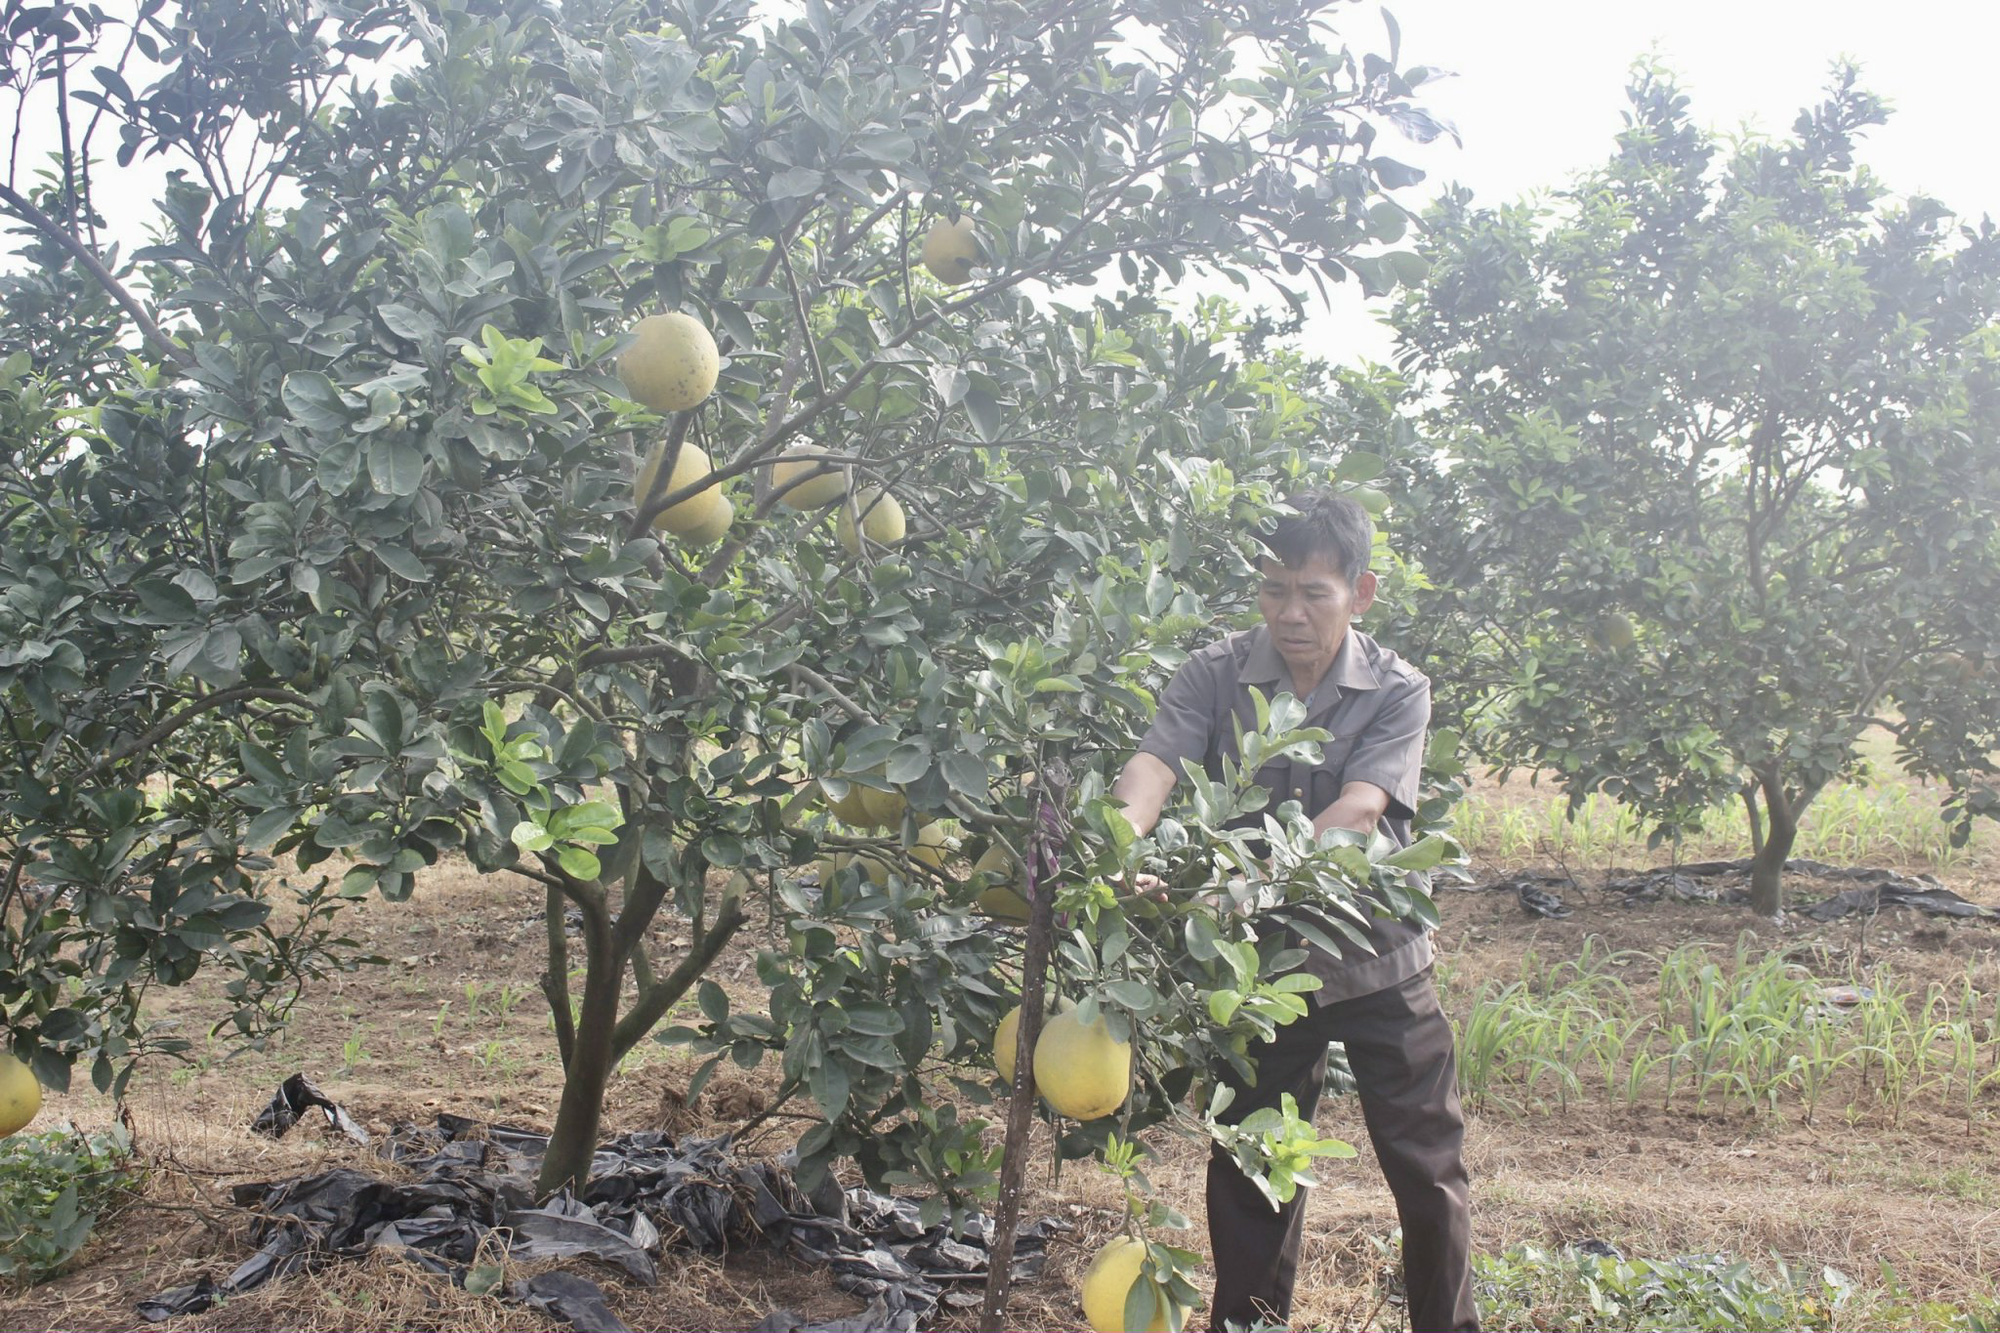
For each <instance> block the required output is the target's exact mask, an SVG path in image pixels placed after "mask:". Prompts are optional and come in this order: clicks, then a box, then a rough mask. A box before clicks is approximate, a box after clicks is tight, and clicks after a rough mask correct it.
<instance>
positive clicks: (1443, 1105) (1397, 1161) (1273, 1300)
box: [1208, 969, 1479, 1333]
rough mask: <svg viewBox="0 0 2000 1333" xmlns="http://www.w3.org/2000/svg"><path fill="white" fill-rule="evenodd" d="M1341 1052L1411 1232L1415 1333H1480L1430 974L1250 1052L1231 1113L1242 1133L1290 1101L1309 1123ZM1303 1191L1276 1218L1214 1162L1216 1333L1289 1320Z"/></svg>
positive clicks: (1211, 1216)
mask: <svg viewBox="0 0 2000 1333" xmlns="http://www.w3.org/2000/svg"><path fill="white" fill-rule="evenodd" d="M1331 1041H1338V1042H1344V1043H1345V1044H1346V1046H1347V1060H1348V1063H1349V1065H1351V1066H1352V1067H1353V1070H1354V1079H1355V1082H1356V1083H1357V1084H1359V1085H1360V1092H1361V1113H1362V1116H1363V1118H1364V1119H1365V1120H1366V1121H1367V1124H1368V1138H1369V1140H1370V1141H1371V1142H1372V1143H1373V1144H1374V1145H1375V1156H1376V1159H1377V1160H1378V1161H1379V1162H1380V1163H1381V1164H1382V1174H1383V1176H1384V1177H1386V1178H1387V1180H1388V1182H1389V1189H1390V1192H1391V1193H1393V1194H1394V1195H1395V1196H1396V1211H1397V1213H1398V1215H1400V1217H1401V1218H1402V1222H1403V1278H1404V1287H1405V1290H1406V1291H1407V1292H1408V1295H1409V1303H1410V1305H1409V1308H1410V1327H1411V1329H1413V1330H1414V1331H1415V1333H1438V1331H1439V1330H1460V1329H1466V1330H1476V1329H1477V1328H1478V1327H1479V1315H1478V1312H1477V1311H1476V1310H1475V1309H1474V1308H1473V1304H1472V1266H1471V1219H1470V1215H1469V1213H1468V1210H1467V1206H1466V1179H1465V1158H1464V1152H1463V1149H1464V1144H1465V1120H1464V1117H1463V1116H1462V1115H1461V1114H1460V1113H1459V1108H1458V1084H1457V1063H1456V1060H1455V1059H1454V1057H1453V1051H1452V1039H1451V1024H1450V1023H1448V1022H1447V1021H1446V1020H1445V1016H1444V1012H1443V1011H1442V1010H1441V1009H1439V1008H1438V1000H1437V990H1436V988H1435V987H1434V986H1433V985H1432V984H1431V974H1430V971H1429V969H1425V970H1424V971H1423V972H1421V973H1419V974H1418V975H1417V976H1414V977H1412V978H1410V979H1409V980H1408V981H1406V982H1403V983H1402V984H1401V985H1398V986H1391V987H1389V988H1388V989H1387V990H1381V991H1377V992H1375V993H1374V994H1373V995H1362V996H1357V997H1356V998H1354V999H1352V1000H1339V1001H1335V1002H1334V1003H1332V1004H1327V1005H1323V1006H1321V1005H1315V1006H1314V1008H1313V1010H1312V1012H1311V1013H1309V1014H1307V1015H1306V1016H1305V1017H1304V1018H1301V1019H1299V1020H1298V1021H1297V1022H1294V1023H1291V1024H1289V1025H1288V1026H1286V1027H1282V1028H1279V1029H1278V1035H1277V1040H1275V1041H1273V1042H1271V1043H1270V1044H1268V1045H1262V1046H1253V1047H1251V1048H1250V1056H1251V1058H1252V1059H1253V1060H1254V1061H1255V1062H1256V1067H1257V1082H1256V1083H1255V1084H1254V1085H1253V1086H1248V1087H1246V1086H1244V1085H1243V1084H1242V1083H1241V1082H1240V1081H1239V1080H1238V1079H1237V1077H1236V1075H1235V1073H1234V1072H1233V1071H1229V1070H1219V1071H1218V1073H1219V1074H1220V1075H1221V1077H1222V1078H1223V1079H1224V1081H1225V1082H1227V1083H1229V1084H1230V1086H1232V1087H1234V1088H1235V1089H1236V1100H1235V1102H1234V1103H1232V1104H1231V1105H1230V1107H1229V1109H1228V1110H1227V1111H1226V1112H1225V1113H1224V1117H1223V1118H1224V1119H1226V1120H1229V1121H1230V1122H1231V1123H1234V1122H1236V1121H1238V1120H1241V1119H1242V1118H1243V1117H1245V1116H1247V1115H1249V1114H1250V1113H1251V1112H1252V1111H1255V1110H1258V1109H1259V1108H1261V1107H1266V1106H1272V1107H1275V1106H1277V1105H1278V1103H1279V1100H1280V1099H1281V1098H1282V1097H1283V1096H1284V1094H1286V1093H1288V1092H1289V1093H1291V1094H1292V1096H1293V1097H1295V1098H1297V1099H1298V1106H1299V1115H1300V1116H1301V1117H1302V1118H1304V1119H1311V1118H1312V1114H1313V1108H1314V1107H1315V1106H1316V1105H1317V1104H1318V1102H1319V1094H1320V1085H1321V1082H1322V1080H1324V1079H1325V1077H1326V1056H1327V1051H1326V1047H1327V1043H1328V1042H1331ZM1308 1192H1309V1191H1307V1190H1304V1189H1301V1190H1300V1191H1299V1192H1298V1193H1296V1194H1294V1195H1293V1196H1292V1200H1291V1202H1290V1203H1288V1204H1286V1205H1285V1206H1284V1207H1282V1208H1280V1209H1277V1210H1276V1211H1273V1210H1272V1208H1271V1205H1270V1203H1269V1201H1267V1200H1266V1199H1265V1197H1264V1196H1263V1195H1262V1194H1260V1193H1259V1192H1258V1190H1257V1187H1256V1186H1255V1185H1253V1184H1252V1183H1251V1182H1250V1180H1249V1178H1248V1177H1247V1176H1245V1175H1244V1174H1243V1171H1242V1168H1240V1167H1238V1166H1237V1165H1236V1163H1235V1161H1234V1160H1233V1159H1231V1158H1228V1157H1225V1156H1223V1155H1222V1154H1221V1153H1220V1152H1219V1151H1218V1152H1217V1153H1215V1154H1214V1155H1213V1156H1211V1157H1210V1158H1209V1163H1208V1236H1209V1244H1210V1247H1211V1253H1213V1254H1214V1255H1215V1300H1214V1302H1213V1304H1212V1308H1211V1311H1210V1314H1209V1320H1210V1323H1209V1327H1211V1328H1213V1329H1216V1330H1220V1329H1222V1327H1223V1326H1224V1323H1225V1322H1233V1323H1237V1324H1241V1325H1244V1326H1249V1325H1252V1324H1255V1323H1256V1322H1257V1321H1258V1320H1260V1319H1262V1320H1275V1321H1277V1322H1280V1323H1282V1322H1284V1321H1285V1320H1287V1319H1289V1318H1290V1317H1291V1309H1292V1282H1293V1279H1294V1278H1295V1277H1296V1276H1297V1273H1298V1267H1299V1242H1300V1240H1301V1238H1302V1236H1303V1232H1304V1223H1305V1201H1306V1195H1307V1193H1308Z"/></svg>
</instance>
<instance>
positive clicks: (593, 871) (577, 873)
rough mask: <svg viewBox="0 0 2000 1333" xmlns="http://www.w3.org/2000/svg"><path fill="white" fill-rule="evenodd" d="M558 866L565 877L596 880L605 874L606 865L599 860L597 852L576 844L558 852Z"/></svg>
mask: <svg viewBox="0 0 2000 1333" xmlns="http://www.w3.org/2000/svg"><path fill="white" fill-rule="evenodd" d="M556 864H557V865H559V866H561V867H562V869H563V873H564V874H565V875H568V876H570V877H571V878H573V879H584V880H594V879H597V878H598V877H599V876H601V875H602V874H603V873H604V865H603V863H602V862H600V861H599V860H598V859H597V854H596V853H595V852H592V851H588V850H586V849H585V848H582V847H578V846H575V845H574V844H571V845H568V846H564V847H562V848H559V849H558V850H557V852H556Z"/></svg>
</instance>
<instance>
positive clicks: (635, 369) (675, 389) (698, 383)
mask: <svg viewBox="0 0 2000 1333" xmlns="http://www.w3.org/2000/svg"><path fill="white" fill-rule="evenodd" d="M982 258H983V252H982V250H981V248H980V244H979V239H978V236H977V235H976V234H975V232H974V230H973V225H972V219H971V218H970V217H969V216H960V217H958V218H955V219H951V218H940V219H939V220H938V221H937V222H936V223H934V224H933V225H932V226H931V229H930V230H929V232H927V233H926V234H925V236H924V246H923V265H924V267H925V268H926V269H928V270H930V272H931V274H932V275H933V276H935V277H936V278H937V279H938V280H939V281H940V282H943V283H945V284H946V285H948V286H957V285H959V284H961V283H964V282H967V281H970V280H971V277H972V269H973V267H974V265H976V264H978V263H979V262H980V261H981V259H982ZM630 339H631V340H630V342H629V343H627V345H626V347H625V350H624V351H623V352H621V353H620V354H619V357H618V378H619V379H620V380H621V381H622V382H623V383H624V385H625V392H626V393H627V394H628V395H630V396H631V398H632V400H633V401H634V402H637V403H642V404H644V405H645V406H647V407H649V408H651V409H652V410H653V411H655V412H662V413H675V412H691V411H693V410H694V409H695V408H697V407H699V406H701V404H702V403H704V402H706V401H707V399H708V396H709V395H710V394H712V393H714V392H715V382H716V378H717V376H718V375H719V374H720V373H721V356H720V353H719V352H718V350H717V348H716V345H715V335H714V334H713V333H711V332H710V331H709V329H708V327H707V326H706V325H705V324H703V323H702V322H701V321H700V320H698V319H696V318H695V317H694V316H692V315H689V314H684V313H682V312H680V311H673V312H671V313H668V314H664V315H647V316H646V317H645V318H643V319H641V320H640V321H639V322H638V323H636V324H634V325H633V326H632V328H631V330H630ZM668 452H669V446H668V444H667V443H666V442H664V441H663V442H661V443H659V444H657V445H655V446H654V447H653V449H652V450H651V452H650V453H648V454H647V456H646V458H645V460H644V461H643V462H642V463H641V464H640V466H639V472H638V475H637V477H636V478H634V481H633V494H634V496H635V498H636V500H637V502H638V503H639V504H641V505H646V504H648V503H651V502H656V501H658V500H661V499H665V498H666V497H668V496H671V495H679V494H681V493H682V492H687V494H685V495H682V496H681V498H680V499H678V500H676V501H674V503H672V504H670V505H667V506H666V507H665V508H663V509H661V510H660V511H659V512H658V513H657V514H655V515H654V516H653V520H652V521H653V526H654V527H655V528H656V529H658V530H659V531H661V532H665V533H668V534H670V535H672V536H674V537H676V538H678V539H679V540H680V541H682V542H684V543H685V544H687V545H689V546H708V545H711V544H712V543H714V542H716V541H719V540H721V538H722V536H723V534H725V533H726V532H728V531H729V528H730V525H731V524H733V523H734V522H735V521H736V506H735V504H734V503H733V502H732V501H731V500H730V499H729V496H728V495H727V494H726V493H725V492H724V490H723V487H722V484H721V483H720V482H711V483H710V484H708V485H706V486H704V485H702V482H703V481H704V480H706V479H708V478H709V477H710V476H711V475H712V474H713V473H714V471H715V466H714V463H713V461H712V460H711V459H710V458H709V456H708V454H707V452H706V451H705V450H703V449H702V448H701V447H700V446H698V445H695V444H692V443H689V442H687V441H685V440H684V441H682V443H681V444H680V446H679V448H678V449H675V450H673V467H672V469H671V471H669V473H668V474H667V479H666V481H665V483H664V484H661V485H658V486H657V488H656V483H658V482H659V478H660V470H661V468H663V467H665V466H666V463H667V454H668ZM771 489H772V490H773V492H775V493H776V496H777V502H778V503H779V504H781V505H783V506H785V507H786V508H788V509H794V510H799V511H801V512H811V511H814V510H819V509H824V508H826V507H827V506H828V505H832V504H838V505H840V511H839V513H838V514H837V515H836V517H835V520H834V531H835V535H836V536H838V537H839V539H840V544H841V545H842V546H843V547H845V548H846V549H847V551H848V553H849V554H850V555H856V556H858V555H860V554H861V553H862V551H863V549H864V548H865V544H867V543H872V544H874V545H876V546H895V545H896V544H898V543H899V542H901V541H902V540H903V538H904V536H905V534H906V533H907V531H908V524H907V519H906V518H905V516H904V514H903V506H902V505H901V503H900V502H898V501H897V499H896V497H895V496H894V495H891V494H890V493H889V492H888V491H886V490H883V489H881V488H879V487H861V488H859V489H854V487H853V485H852V482H851V480H850V478H849V474H848V469H847V467H846V466H845V465H844V464H843V463H842V461H841V460H840V459H838V458H837V457H834V456H831V455H828V454H826V453H825V452H824V451H823V450H822V449H820V448H819V447H818V446H817V445H814V444H812V443H810V442H806V441H801V442H799V443H797V444H794V445H791V446H790V447H789V448H787V449H785V450H784V451H783V452H782V453H780V454H779V456H778V457H777V459H776V460H775V461H774V462H773V463H772V465H771ZM850 490H852V491H853V494H852V496H851V497H850V495H849V492H850ZM864 539H865V541H864Z"/></svg>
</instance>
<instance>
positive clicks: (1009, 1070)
mask: <svg viewBox="0 0 2000 1333" xmlns="http://www.w3.org/2000/svg"><path fill="white" fill-rule="evenodd" d="M1067 1008H1069V1001H1068V1000H1064V999H1058V1000H1057V1001H1056V1002H1055V1003H1054V1004H1052V1005H1048V1006H1046V1009H1045V1012H1047V1013H1061V1012H1062V1011H1063V1010H1065V1009H1067ZM1020 1039H1021V1006H1020V1005H1018V1004H1017V1005H1015V1006H1014V1007H1013V1008H1012V1009H1009V1010H1008V1011H1007V1016H1006V1017H1005V1018H1003V1019H1001V1020H1000V1026H999V1027H997V1028H994V1029H993V1067H994V1068H995V1069H997V1070H999V1071H1000V1077H1001V1078H1003V1079H1005V1080H1006V1081H1007V1082H1008V1083H1010V1084H1011V1083H1013V1081H1014V1047H1015V1044H1016V1043H1017V1042H1019V1041H1020Z"/></svg>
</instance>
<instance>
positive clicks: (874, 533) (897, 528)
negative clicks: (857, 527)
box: [833, 489, 909, 555]
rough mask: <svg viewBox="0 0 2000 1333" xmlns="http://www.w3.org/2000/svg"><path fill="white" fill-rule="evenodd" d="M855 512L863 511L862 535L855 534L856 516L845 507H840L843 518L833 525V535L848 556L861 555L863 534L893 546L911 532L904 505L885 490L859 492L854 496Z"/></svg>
mask: <svg viewBox="0 0 2000 1333" xmlns="http://www.w3.org/2000/svg"><path fill="white" fill-rule="evenodd" d="M854 509H857V510H859V511H860V512H861V533H859V534H857V533H856V532H855V531H854V513H853V511H852V510H850V509H849V508H848V507H847V506H846V505H842V506H841V507H840V517H838V518H837V519H835V520H834V524H833V530H834V534H835V535H836V536H838V537H839V538H840V544H841V545H842V546H844V547H846V548H847V553H848V554H849V555H860V554H861V537H862V535H866V536H867V538H868V540H869V541H871V542H874V543H876V544H877V545H879V546H894V545H896V544H897V543H898V542H900V541H902V540H903V534H904V533H905V532H907V531H908V530H909V529H908V527H907V525H906V524H905V523H904V521H903V506H902V505H900V504H898V503H897V502H896V497H895V496H893V495H890V494H889V493H887V492H886V491H879V490H873V489H870V490H865V491H862V492H860V493H859V494H857V495H856V496H855V497H854Z"/></svg>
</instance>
